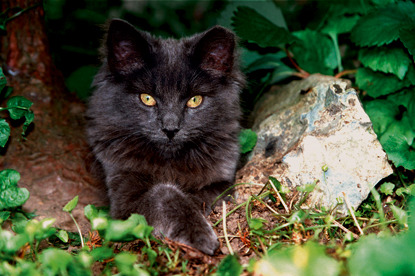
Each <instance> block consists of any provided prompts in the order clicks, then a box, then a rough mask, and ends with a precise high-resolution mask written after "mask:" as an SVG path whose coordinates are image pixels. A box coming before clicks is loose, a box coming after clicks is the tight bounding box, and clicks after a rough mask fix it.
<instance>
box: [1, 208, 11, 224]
mask: <svg viewBox="0 0 415 276" xmlns="http://www.w3.org/2000/svg"><path fill="white" fill-rule="evenodd" d="M10 214H11V213H10V212H9V211H0V225H1V224H2V223H3V222H4V221H6V220H7V219H8V218H9V217H10Z"/></svg>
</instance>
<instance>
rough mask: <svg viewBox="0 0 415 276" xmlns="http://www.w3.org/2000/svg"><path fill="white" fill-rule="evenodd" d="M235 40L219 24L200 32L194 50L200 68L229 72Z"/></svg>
mask: <svg viewBox="0 0 415 276" xmlns="http://www.w3.org/2000/svg"><path fill="white" fill-rule="evenodd" d="M235 40H236V38H235V35H234V34H233V33H232V32H231V31H229V30H228V29H226V28H224V27H221V26H215V27H213V28H211V29H209V30H208V31H206V32H205V33H204V34H202V37H201V38H200V40H199V41H198V42H197V43H196V46H195V52H194V53H195V57H196V58H197V60H198V61H199V64H200V65H199V66H200V68H202V69H203V70H206V71H209V72H211V73H213V74H225V73H228V72H230V71H231V70H232V67H233V63H234V51H235V44H236V42H235Z"/></svg>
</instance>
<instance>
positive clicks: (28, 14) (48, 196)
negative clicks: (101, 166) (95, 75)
mask: <svg viewBox="0 0 415 276" xmlns="http://www.w3.org/2000/svg"><path fill="white" fill-rule="evenodd" d="M16 7H19V8H22V9H26V8H30V7H33V8H30V9H29V10H27V11H25V12H23V13H22V14H21V15H19V16H18V17H16V18H14V19H12V20H10V21H9V22H8V23H7V33H6V34H5V35H3V36H2V37H0V39H1V48H0V49H1V53H0V61H1V66H2V68H3V71H4V72H5V74H6V76H7V79H8V85H9V86H12V87H13V89H14V92H13V95H21V96H24V97H26V98H28V99H29V100H31V101H32V102H33V103H34V104H33V106H32V110H33V111H34V114H35V120H34V124H33V126H32V130H31V131H30V132H29V134H28V135H27V137H26V138H23V137H22V136H21V135H20V133H21V126H19V125H18V124H17V125H15V124H16V123H13V125H15V127H13V128H12V135H11V137H10V141H9V143H8V144H7V146H6V149H5V152H3V155H0V170H3V169H6V168H13V169H16V170H18V171H19V172H20V174H21V177H22V178H21V181H20V182H19V186H21V187H26V188H27V189H28V190H29V192H30V198H29V200H28V202H27V203H26V204H25V205H24V207H25V208H26V209H27V210H28V211H34V210H37V211H36V213H37V214H38V215H40V217H41V218H42V217H55V218H56V219H57V222H56V225H57V226H58V227H63V228H66V229H68V230H74V229H75V228H74V225H73V224H72V223H71V222H70V219H69V217H67V215H66V214H64V213H63V212H62V211H61V210H62V207H63V206H64V205H65V204H66V203H67V202H68V201H69V200H70V199H72V198H73V197H74V196H75V195H79V196H80V201H79V205H80V207H82V206H85V205H86V204H90V203H95V204H97V203H98V204H99V203H100V202H102V199H101V198H102V194H99V193H98V190H96V182H94V180H93V178H91V177H90V174H89V173H88V169H87V166H86V164H87V163H89V162H87V163H86V162H85V159H87V158H88V157H89V156H90V153H89V150H88V147H87V145H86V143H85V136H84V117H83V114H84V110H85V105H84V104H83V103H82V102H80V101H79V100H77V99H76V98H75V97H74V96H71V94H70V93H68V92H67V91H66V89H65V86H64V79H63V77H62V74H61V73H60V71H59V70H57V69H56V67H55V65H54V63H53V60H52V58H51V55H50V52H49V43H48V38H47V34H46V29H45V21H44V10H43V6H42V1H41V0H6V1H5V0H2V1H1V3H0V8H1V11H5V10H7V9H8V8H10V9H11V10H10V11H9V12H8V14H7V15H8V16H11V15H12V14H14V13H15V12H16V9H14V10H13V8H16ZM1 105H2V106H4V105H5V103H4V102H2V103H1ZM0 116H1V117H2V118H5V117H7V114H4V113H2V114H0ZM78 210H79V211H76V210H75V215H77V212H79V214H80V216H79V219H80V223H81V225H84V227H85V226H86V225H87V222H86V220H85V218H84V216H83V215H81V213H82V211H81V210H80V209H78Z"/></svg>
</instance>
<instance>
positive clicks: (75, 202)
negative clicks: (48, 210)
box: [62, 196, 79, 213]
mask: <svg viewBox="0 0 415 276" xmlns="http://www.w3.org/2000/svg"><path fill="white" fill-rule="evenodd" d="M78 198H79V197H78V196H75V197H74V198H73V199H71V201H69V202H68V203H67V204H66V205H65V206H64V207H63V209H62V210H63V211H64V212H68V213H70V212H72V210H73V209H75V207H76V205H78Z"/></svg>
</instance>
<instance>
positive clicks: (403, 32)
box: [399, 27, 415, 61]
mask: <svg viewBox="0 0 415 276" xmlns="http://www.w3.org/2000/svg"><path fill="white" fill-rule="evenodd" d="M414 33H415V27H413V28H411V29H410V28H402V29H400V30H399V38H400V39H401V41H402V43H403V45H404V46H405V47H406V49H408V51H409V53H410V54H411V55H412V58H413V60H414V61H415V36H414Z"/></svg>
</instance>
